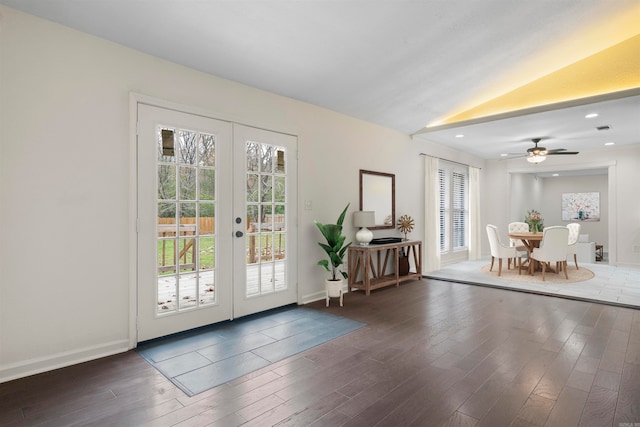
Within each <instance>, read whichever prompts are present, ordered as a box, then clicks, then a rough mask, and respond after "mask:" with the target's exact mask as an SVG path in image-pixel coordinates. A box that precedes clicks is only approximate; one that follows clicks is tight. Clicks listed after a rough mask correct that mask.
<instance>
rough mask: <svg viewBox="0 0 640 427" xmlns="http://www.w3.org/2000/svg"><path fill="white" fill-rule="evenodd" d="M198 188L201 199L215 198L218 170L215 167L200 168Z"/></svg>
mask: <svg viewBox="0 0 640 427" xmlns="http://www.w3.org/2000/svg"><path fill="white" fill-rule="evenodd" d="M198 189H199V194H200V200H215V191H216V171H215V170H214V169H200V171H199V172H198Z"/></svg>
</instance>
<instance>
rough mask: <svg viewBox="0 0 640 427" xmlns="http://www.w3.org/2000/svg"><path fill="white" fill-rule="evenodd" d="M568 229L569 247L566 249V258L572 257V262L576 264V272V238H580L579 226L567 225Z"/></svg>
mask: <svg viewBox="0 0 640 427" xmlns="http://www.w3.org/2000/svg"><path fill="white" fill-rule="evenodd" d="M567 228H568V229H569V247H568V248H567V256H569V255H573V262H575V263H576V270H579V268H578V255H577V254H578V236H580V224H578V223H577V222H572V223H570V224H567Z"/></svg>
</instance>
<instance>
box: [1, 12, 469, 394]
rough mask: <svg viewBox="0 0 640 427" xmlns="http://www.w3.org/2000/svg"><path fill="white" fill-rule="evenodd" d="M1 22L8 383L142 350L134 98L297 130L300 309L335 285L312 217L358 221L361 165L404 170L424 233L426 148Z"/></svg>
mask: <svg viewBox="0 0 640 427" xmlns="http://www.w3.org/2000/svg"><path fill="white" fill-rule="evenodd" d="M0 16H1V21H0V36H1V38H0V124H1V129H0V132H1V133H0V137H1V138H0V144H1V146H0V153H1V154H0V156H1V157H0V178H1V179H0V200H2V209H1V210H0V227H1V229H0V230H1V233H2V236H3V237H2V243H3V244H2V245H1V247H0V278H1V280H0V382H1V381H4V380H8V379H10V378H17V377H20V376H25V375H28V374H30V373H35V372H38V371H43V370H48V369H52V368H55V367H59V366H64V365H68V364H72V363H76V362H79V361H82V360H88V359H91V358H95V357H98V356H102V355H107V354H112V353H115V352H119V351H124V350H126V349H127V348H128V346H129V342H130V340H131V339H132V337H131V332H130V326H131V325H132V324H135V319H131V318H130V313H132V311H131V310H132V307H133V308H134V309H135V301H134V300H133V298H132V297H131V295H135V283H131V280H130V277H134V276H132V271H133V270H132V269H134V268H135V265H132V263H131V262H130V260H131V257H132V254H131V253H130V250H129V249H130V243H131V241H132V235H131V233H130V230H131V229H132V224H131V221H130V210H131V209H132V207H131V203H130V195H131V190H132V188H133V185H134V183H135V181H134V177H132V176H129V171H130V162H135V159H134V158H132V155H131V152H132V151H131V145H130V144H131V141H130V123H129V117H130V111H129V97H130V94H131V93H132V92H133V93H139V94H142V95H146V96H149V97H155V98H159V99H164V100H168V101H170V102H173V103H176V104H180V105H185V106H188V107H190V108H196V109H201V110H202V111H207V112H210V113H211V115H213V116H214V117H218V118H222V119H227V120H234V121H238V122H242V123H245V124H249V125H257V126H261V127H264V128H267V129H272V130H276V131H284V132H289V133H293V134H296V135H298V138H299V150H300V151H299V171H300V173H299V207H298V209H299V212H300V223H299V230H300V234H299V235H300V239H299V240H300V244H299V257H298V259H299V267H298V271H299V284H298V286H299V300H300V301H301V302H306V301H310V300H313V299H315V298H318V297H320V296H321V291H322V290H323V282H324V279H325V273H324V272H323V270H322V269H321V268H320V267H318V266H317V265H316V262H317V260H318V259H320V258H321V257H322V251H321V249H320V248H319V247H318V245H317V241H318V240H319V239H320V235H319V232H318V230H317V229H316V228H315V226H314V225H313V220H315V219H317V220H319V221H322V222H328V221H332V220H335V219H336V218H337V216H338V214H339V213H340V211H341V210H342V208H343V207H344V206H345V205H346V204H347V203H351V208H350V211H349V218H351V212H353V211H354V210H357V209H358V178H359V175H358V173H359V169H369V170H374V171H381V172H387V173H395V174H396V213H397V215H398V216H399V215H403V214H408V215H411V216H412V217H414V219H415V220H416V221H415V223H416V228H415V229H414V231H413V232H412V233H411V237H413V238H417V239H420V238H422V235H423V225H422V224H423V220H422V209H423V200H424V197H423V196H422V193H423V188H424V187H423V162H422V160H423V158H422V157H421V156H420V155H419V153H420V152H423V151H425V150H427V152H428V150H429V147H428V144H425V143H420V142H415V141H412V140H411V138H410V137H409V136H408V135H404V134H401V133H399V132H396V131H393V130H390V129H386V128H383V127H380V126H377V125H373V124H370V123H366V122H363V121H361V120H356V119H353V118H350V117H347V116H344V115H341V114H337V113H334V112H331V111H328V110H326V109H322V108H319V107H315V106H312V105H309V104H305V103H301V102H298V101H295V100H292V99H288V98H285V97H281V96H278V95H274V94H271V93H267V92H264V91H261V90H257V89H254V88H250V87H247V86H243V85H240V84H238V83H234V82H231V81H228V80H223V79H220V78H217V77H214V76H210V75H207V74H204V73H200V72H197V71H194V70H191V69H188V68H185V67H182V66H179V65H176V64H172V63H169V62H166V61H164V60H161V59H158V58H155V57H151V56H149V55H145V54H142V53H139V52H136V51H133V50H131V49H127V48H124V47H122V46H119V45H116V44H113V43H110V42H108V41H105V40H101V39H98V38H95V37H93V36H89V35H86V34H83V33H80V32H76V31H73V30H70V29H68V28H65V27H62V26H60V25H57V24H54V23H51V22H48V21H44V20H41V19H39V18H36V17H33V16H30V15H26V14H23V13H21V12H17V11H15V10H13V9H10V8H6V7H4V6H0ZM436 151H437V150H436ZM443 151H444V152H446V154H447V155H448V156H453V157H456V156H458V154H456V153H455V152H453V151H450V150H449V151H447V150H444V149H443ZM462 157H465V155H462ZM467 157H468V156H467ZM305 200H310V201H312V205H313V208H312V210H310V211H309V210H304V204H303V202H304V201H305ZM345 225H346V227H345V232H346V234H347V235H350V236H354V235H355V231H356V230H355V229H354V228H353V227H352V225H351V222H350V221H347V222H346V224H345ZM374 233H375V235H376V237H377V236H390V235H396V236H399V235H400V234H399V232H398V231H397V230H395V229H394V230H380V231H375V232H374ZM132 289H134V292H132ZM130 303H132V304H133V306H130Z"/></svg>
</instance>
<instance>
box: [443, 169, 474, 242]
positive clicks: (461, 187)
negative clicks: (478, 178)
mask: <svg viewBox="0 0 640 427" xmlns="http://www.w3.org/2000/svg"><path fill="white" fill-rule="evenodd" d="M438 179H439V184H440V253H448V252H453V251H456V250H462V249H466V248H467V241H468V234H469V233H468V229H469V172H468V170H467V168H465V167H462V166H458V165H450V164H446V163H443V162H441V165H440V168H439V169H438Z"/></svg>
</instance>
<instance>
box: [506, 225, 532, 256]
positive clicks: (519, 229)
mask: <svg viewBox="0 0 640 427" xmlns="http://www.w3.org/2000/svg"><path fill="white" fill-rule="evenodd" d="M508 229H509V233H526V232H528V231H529V224H527V223H526V222H510V223H509V227H508ZM509 246H512V247H514V248H516V252H518V254H522V253H523V252H524V253H526V254H527V255H528V254H529V252H528V251H527V248H526V247H525V246H524V245H523V244H522V241H521V240H520V239H511V238H510V239H509ZM515 265H516V260H515V258H514V260H513V266H514V267H515Z"/></svg>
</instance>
